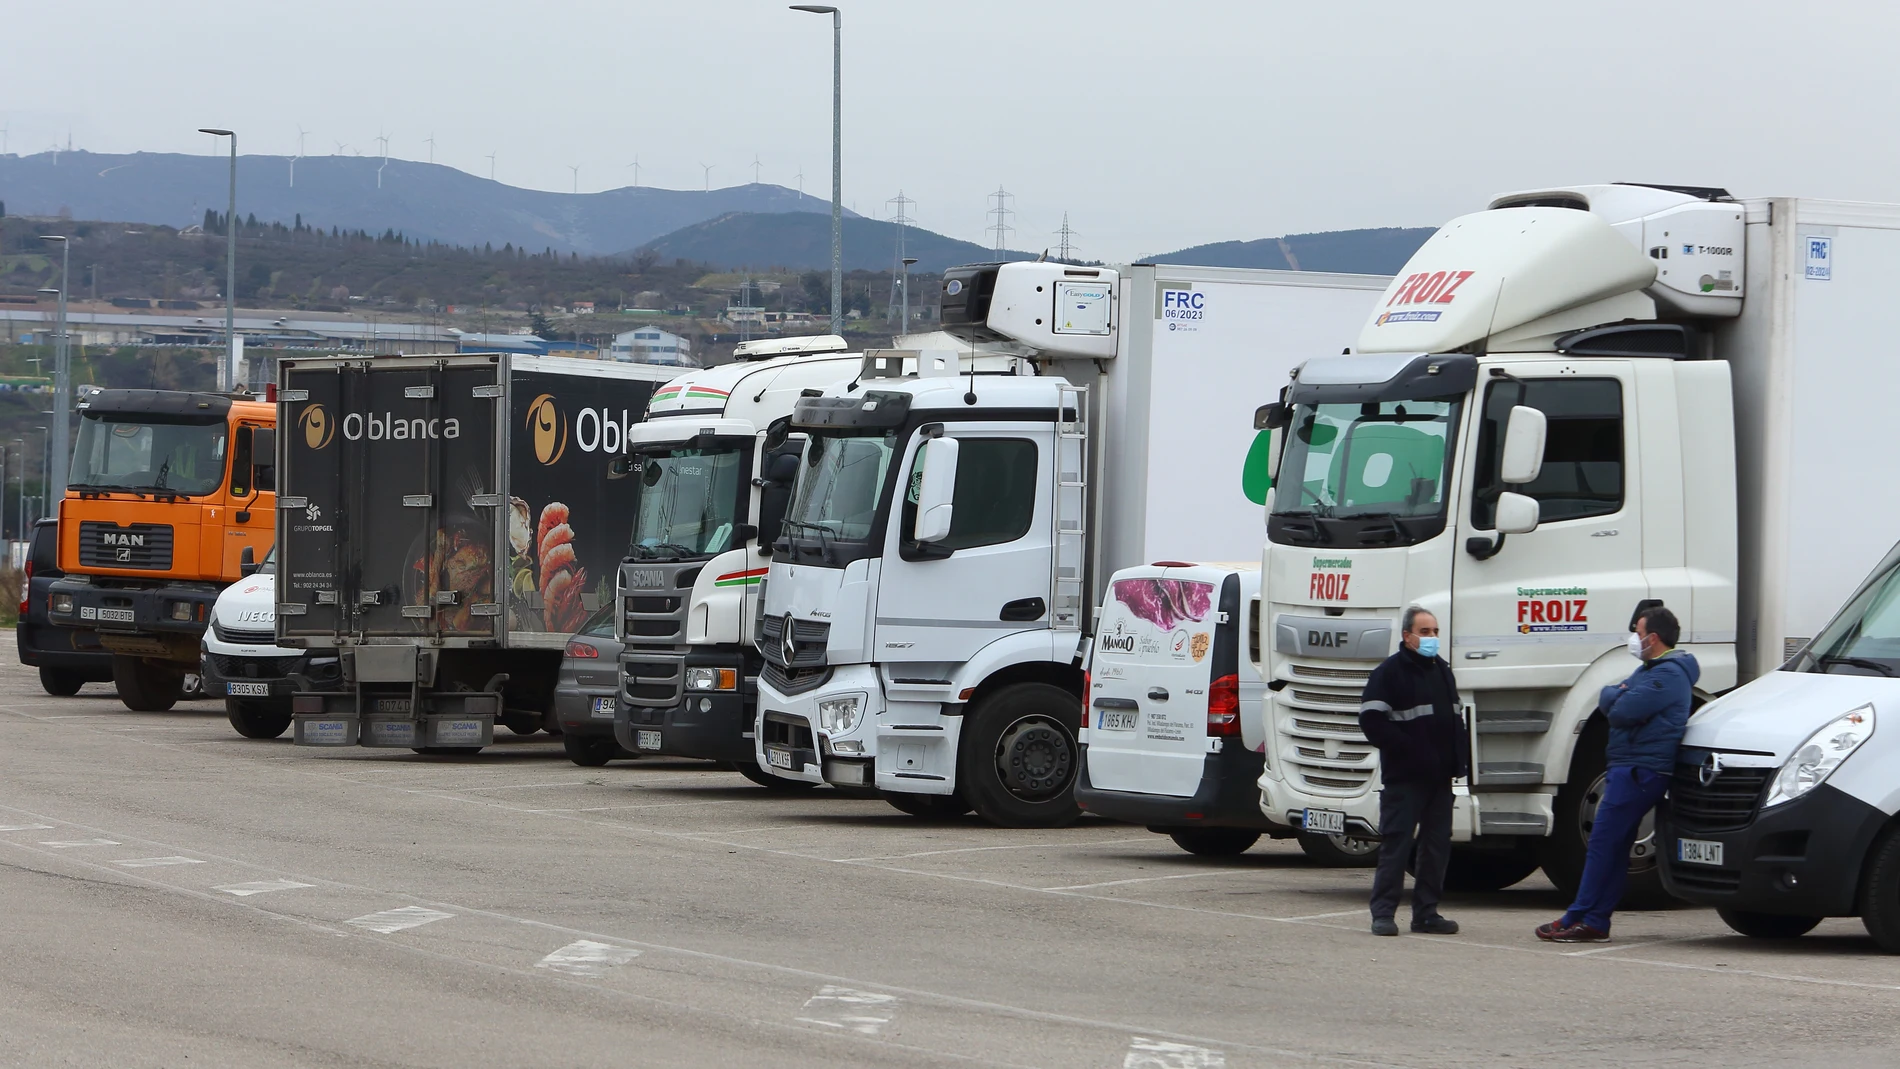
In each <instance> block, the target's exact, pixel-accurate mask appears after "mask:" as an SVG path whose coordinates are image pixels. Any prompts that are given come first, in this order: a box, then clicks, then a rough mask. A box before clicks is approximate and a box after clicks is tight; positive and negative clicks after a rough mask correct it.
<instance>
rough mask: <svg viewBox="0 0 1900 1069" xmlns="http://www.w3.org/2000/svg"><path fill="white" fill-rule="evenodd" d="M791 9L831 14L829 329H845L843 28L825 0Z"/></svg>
mask: <svg viewBox="0 0 1900 1069" xmlns="http://www.w3.org/2000/svg"><path fill="white" fill-rule="evenodd" d="M792 10H793V11H809V12H811V13H812V14H814V15H830V16H831V332H832V333H833V334H843V333H844V179H843V174H844V163H843V157H842V151H841V146H842V145H843V116H844V111H843V85H844V28H843V16H842V15H840V14H839V12H838V9H837V8H835V7H830V6H827V5H824V4H793V5H792Z"/></svg>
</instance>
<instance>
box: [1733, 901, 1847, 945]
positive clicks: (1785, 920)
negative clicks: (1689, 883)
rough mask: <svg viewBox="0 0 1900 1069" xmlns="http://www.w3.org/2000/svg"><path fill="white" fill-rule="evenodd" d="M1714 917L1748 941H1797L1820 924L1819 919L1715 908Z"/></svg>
mask: <svg viewBox="0 0 1900 1069" xmlns="http://www.w3.org/2000/svg"><path fill="white" fill-rule="evenodd" d="M1715 915H1716V916H1718V917H1720V918H1722V923H1723V924H1726V925H1728V926H1729V927H1730V928H1733V929H1735V930H1736V931H1737V932H1740V933H1741V934H1743V935H1745V936H1748V937H1749V938H1750V939H1798V938H1800V937H1801V936H1804V935H1806V934H1808V933H1809V932H1811V931H1813V930H1814V926H1815V925H1817V924H1819V923H1821V918H1819V917H1800V916H1795V915H1793V914H1788V913H1756V912H1754V911H1752V910H1746V909H1730V908H1728V907H1727V906H1717V907H1716V908H1715Z"/></svg>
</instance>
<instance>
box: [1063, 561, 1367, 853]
mask: <svg viewBox="0 0 1900 1069" xmlns="http://www.w3.org/2000/svg"><path fill="white" fill-rule="evenodd" d="M1259 600H1260V572H1259V571H1258V570H1257V569H1247V570H1242V569H1237V568H1231V567H1226V566H1223V565H1211V564H1187V563H1182V562H1177V561H1163V562H1160V563H1156V564H1149V565H1142V566H1139V567H1134V568H1124V569H1122V570H1121V571H1118V572H1116V573H1115V574H1114V576H1113V577H1112V578H1111V579H1110V580H1109V583H1108V592H1107V598H1106V599H1105V602H1104V604H1103V605H1102V609H1101V612H1100V613H1099V614H1098V623H1097V625H1096V633H1095V640H1094V642H1093V644H1092V646H1091V648H1090V654H1089V663H1088V666H1087V668H1088V672H1089V681H1088V689H1087V694H1088V705H1087V708H1085V709H1084V710H1083V714H1084V715H1083V731H1082V769H1081V776H1080V778H1079V779H1078V780H1077V782H1076V787H1075V797H1076V801H1077V802H1078V803H1079V804H1080V805H1081V806H1082V808H1083V809H1084V810H1086V811H1088V812H1090V813H1094V814H1095V815H1097V816H1103V817H1108V818H1109V819H1111V820H1121V821H1126V822H1128V823H1130V824H1142V825H1146V826H1147V827H1148V828H1149V830H1151V831H1157V832H1163V833H1165V834H1167V835H1169V836H1170V837H1172V838H1173V839H1174V841H1175V843H1176V844H1177V845H1179V846H1180V847H1181V849H1183V850H1187V851H1189V852H1191V853H1195V854H1210V855H1212V854H1238V853H1240V852H1241V851H1243V850H1246V849H1247V848H1248V847H1250V846H1252V845H1253V844H1254V843H1255V842H1256V841H1258V840H1259V838H1260V836H1261V835H1263V834H1266V835H1272V836H1274V837H1275V838H1284V837H1288V836H1291V835H1293V834H1294V829H1292V828H1287V827H1284V826H1276V825H1274V824H1273V823H1271V822H1270V821H1268V820H1267V819H1266V817H1265V816H1264V815H1263V814H1262V813H1261V811H1260V788H1259V786H1258V783H1257V781H1258V780H1259V779H1260V774H1261V771H1262V770H1263V769H1264V768H1265V766H1266V762H1267V759H1268V758H1267V753H1266V746H1267V729H1266V723H1265V721H1264V720H1263V719H1262V710H1263V708H1264V706H1265V700H1264V699H1265V697H1266V685H1265V684H1264V683H1262V682H1261V679H1260V675H1259V673H1257V672H1255V671H1254V669H1253V663H1252V661H1253V658H1251V657H1249V656H1247V653H1248V650H1249V648H1250V647H1251V645H1252V644H1253V643H1255V641H1256V639H1255V636H1254V633H1253V621H1254V619H1255V618H1256V612H1255V611H1254V606H1256V605H1257V604H1258V603H1259ZM1314 838H1315V839H1316V840H1322V841H1318V842H1315V843H1313V844H1310V845H1308V844H1306V843H1305V841H1304V837H1303V838H1302V845H1308V852H1309V853H1311V854H1313V855H1314V856H1316V857H1320V858H1323V859H1324V860H1327V861H1330V862H1334V863H1344V864H1356V863H1361V862H1363V863H1366V864H1370V863H1372V862H1373V861H1375V860H1376V859H1377V844H1376V843H1366V842H1363V841H1362V840H1357V839H1347V838H1346V837H1344V836H1339V837H1334V838H1327V837H1322V836H1314Z"/></svg>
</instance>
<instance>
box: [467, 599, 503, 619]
mask: <svg viewBox="0 0 1900 1069" xmlns="http://www.w3.org/2000/svg"><path fill="white" fill-rule="evenodd" d="M468 614H469V615H470V616H500V615H501V603H500V602H495V601H478V602H476V603H475V604H473V605H470V606H469V607H468Z"/></svg>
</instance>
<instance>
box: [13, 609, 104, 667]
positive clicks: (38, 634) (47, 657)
mask: <svg viewBox="0 0 1900 1069" xmlns="http://www.w3.org/2000/svg"><path fill="white" fill-rule="evenodd" d="M37 615H38V614H37V613H32V614H29V617H28V618H27V619H23V620H21V621H20V622H19V624H18V626H17V627H16V628H15V629H14V641H15V644H16V645H17V647H18V648H19V651H20V663H21V664H23V665H26V666H28V667H30V668H57V669H62V670H66V671H76V672H83V673H85V674H86V675H87V676H88V677H89V678H92V679H96V680H98V681H100V682H104V681H106V680H108V679H111V678H112V653H111V651H110V650H107V649H106V648H105V647H104V646H101V645H100V644H99V635H98V633H97V632H95V631H93V630H92V629H91V628H79V627H54V626H52V625H50V624H46V623H39V622H35V621H34V620H33V619H32V618H31V617H32V616H37Z"/></svg>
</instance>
